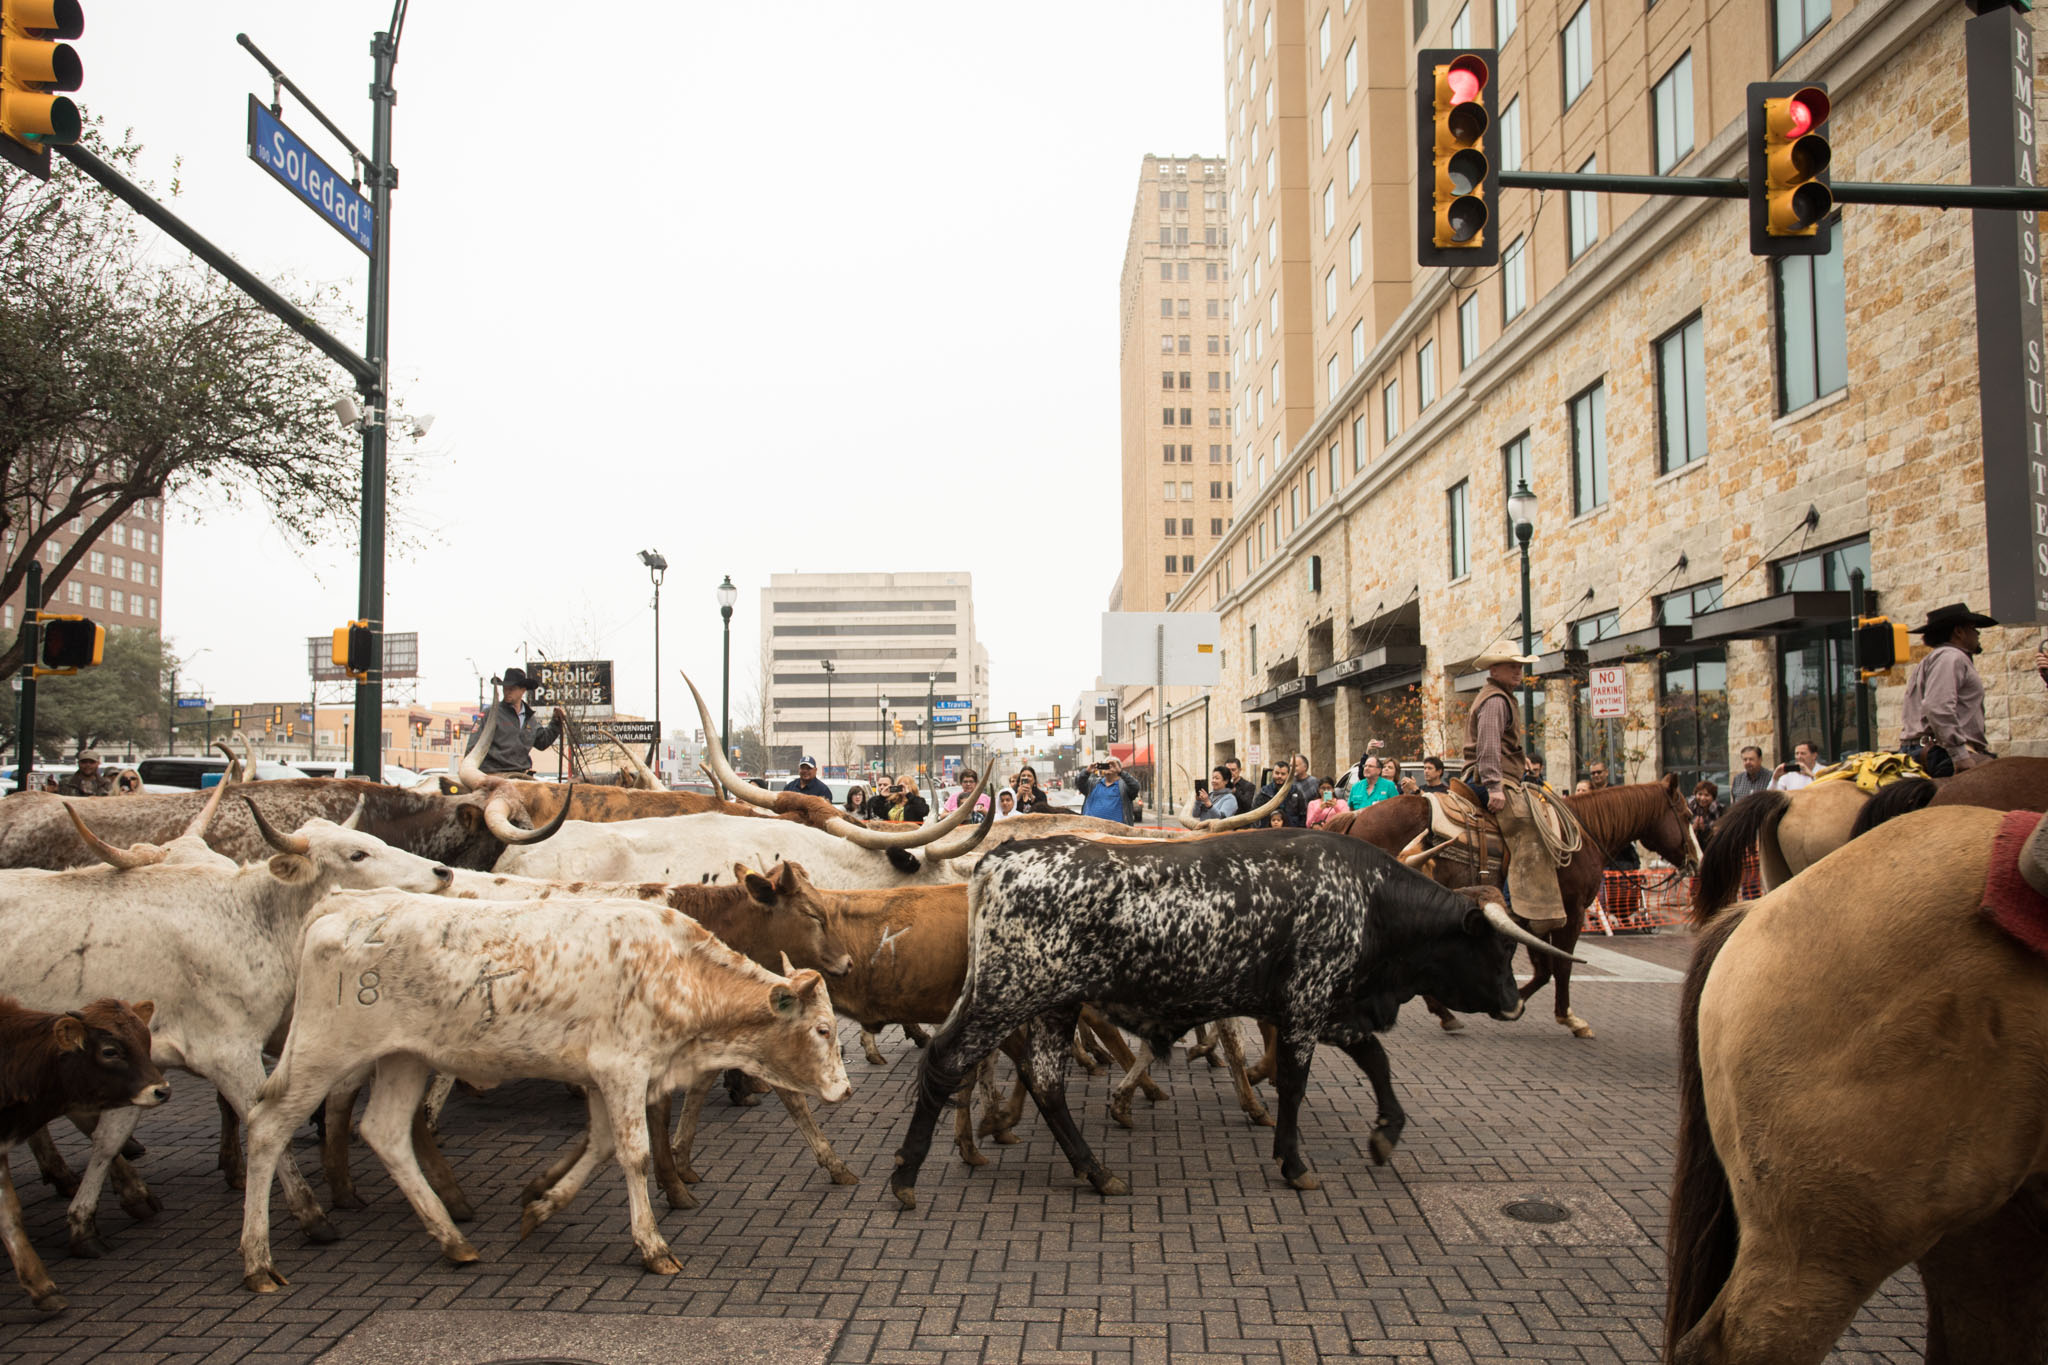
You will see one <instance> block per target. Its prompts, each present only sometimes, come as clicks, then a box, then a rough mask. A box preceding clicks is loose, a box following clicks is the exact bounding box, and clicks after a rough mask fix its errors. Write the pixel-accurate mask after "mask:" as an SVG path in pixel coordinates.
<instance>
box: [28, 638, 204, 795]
mask: <svg viewBox="0 0 2048 1365" xmlns="http://www.w3.org/2000/svg"><path fill="white" fill-rule="evenodd" d="M15 644H16V640H15V633H14V632H13V631H8V632H5V633H4V634H0V649H4V650H6V651H12V650H13V648H14V646H15ZM177 664H178V661H177V659H176V657H175V656H173V655H172V654H171V652H170V650H169V648H168V647H167V646H166V644H165V642H164V639H163V637H162V636H160V635H158V634H157V633H156V632H155V631H153V630H144V629H142V628H141V627H140V626H111V627H109V628H108V630H107V639H106V650H105V652H104V654H103V655H102V661H101V663H100V664H99V666H98V667H96V668H83V669H80V670H79V671H78V672H77V673H74V674H72V675H70V676H68V677H44V678H38V679H37V680H36V754H37V756H38V757H40V758H43V759H46V760H48V761H50V762H53V763H61V762H67V761H69V760H70V759H72V758H73V757H75V756H76V755H78V754H80V753H82V752H84V751H86V750H88V749H100V748H125V747H130V746H132V747H136V748H142V749H155V748H158V747H160V746H162V744H163V742H164V725H165V719H164V708H165V705H166V699H165V686H166V683H167V681H168V680H169V678H170V675H171V670H172V669H174V668H176V667H177ZM0 696H7V694H6V693H0ZM8 701H9V702H10V703H11V702H12V698H11V697H9V698H8ZM16 722H17V716H16V714H15V708H14V706H13V705H11V704H8V705H0V744H4V747H5V748H7V749H8V750H9V751H12V750H13V749H14V747H15V734H16V731H15V726H16Z"/></svg>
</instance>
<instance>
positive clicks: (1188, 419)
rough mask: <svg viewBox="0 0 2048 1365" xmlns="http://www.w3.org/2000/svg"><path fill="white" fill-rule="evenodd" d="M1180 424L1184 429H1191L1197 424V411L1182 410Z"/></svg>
mask: <svg viewBox="0 0 2048 1365" xmlns="http://www.w3.org/2000/svg"><path fill="white" fill-rule="evenodd" d="M1180 424H1181V425H1182V426H1184V427H1191V426H1193V425H1194V424H1195V410H1194V409H1193V408H1182V409H1181V410H1180Z"/></svg>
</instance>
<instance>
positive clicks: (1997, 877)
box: [1983, 810, 2048, 958]
mask: <svg viewBox="0 0 2048 1365" xmlns="http://www.w3.org/2000/svg"><path fill="white" fill-rule="evenodd" d="M2039 823H2041V813H2040V812H2039V811H2031V810H2015V811H2007V812H2006V813H2005V818H2004V819H2003V820H2001V821H1999V823H1998V834H1997V836H1996V837H1995V838H1993V839H1992V841H1991V870H1990V871H1989V872H1988V873H1986V874H1985V877H1984V902H1983V910H1984V914H1985V915H1986V916H1987V917H1988V918H1989V919H1990V920H1991V922H1992V923H1993V924H1996V925H1997V926H1998V927H1999V928H2001V929H2003V930H2004V931H2005V932H2006V933H2008V934H2010V935H2011V936H2012V937H2013V938H2016V939H2018V940H2019V941H2020V942H2021V943H2023V944H2025V945H2026V946H2027V947H2029V948H2031V949H2033V950H2034V951H2035V952H2036V953H2038V954H2040V955H2041V956H2042V957H2044V958H2048V896H2043V895H2042V894H2041V893H2040V892H2038V891H2036V890H2035V889H2034V888H2033V887H2031V886H2029V885H2027V879H2026V878H2025V877H2022V876H2021V875H2020V847H2021V846H2022V845H2023V844H2025V843H2026V842H2027V836H2028V835H2030V834H2032V833H2033V832H2034V826H2035V825H2038V824H2039Z"/></svg>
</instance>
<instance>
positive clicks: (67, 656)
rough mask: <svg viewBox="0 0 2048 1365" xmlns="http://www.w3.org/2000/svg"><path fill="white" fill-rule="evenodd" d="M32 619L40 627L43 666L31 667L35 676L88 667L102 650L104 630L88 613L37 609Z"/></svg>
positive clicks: (105, 642)
mask: <svg viewBox="0 0 2048 1365" xmlns="http://www.w3.org/2000/svg"><path fill="white" fill-rule="evenodd" d="M36 619H37V620H38V621H39V622H41V623H42V627H43V666H42V667H41V668H38V669H36V670H35V672H36V676H37V677H42V676H44V675H46V674H52V673H56V674H66V673H76V672H77V671H78V670H79V669H81V668H91V667H93V666H94V665H96V664H98V663H99V661H100V656H101V655H102V654H103V653H104V652H105V651H106V647H107V632H106V631H105V630H103V629H101V628H100V625H99V623H98V622H96V621H94V620H92V619H91V618H90V617H86V616H52V615H50V613H48V612H46V611H41V612H37V613H36Z"/></svg>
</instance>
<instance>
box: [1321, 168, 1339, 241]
mask: <svg viewBox="0 0 2048 1365" xmlns="http://www.w3.org/2000/svg"><path fill="white" fill-rule="evenodd" d="M1336 230H1337V182H1336V181H1334V180H1332V181H1331V182H1330V183H1329V184H1327V185H1325V186H1323V236H1325V237H1328V236H1329V235H1330V234H1331V233H1333V232H1335V231H1336Z"/></svg>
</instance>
